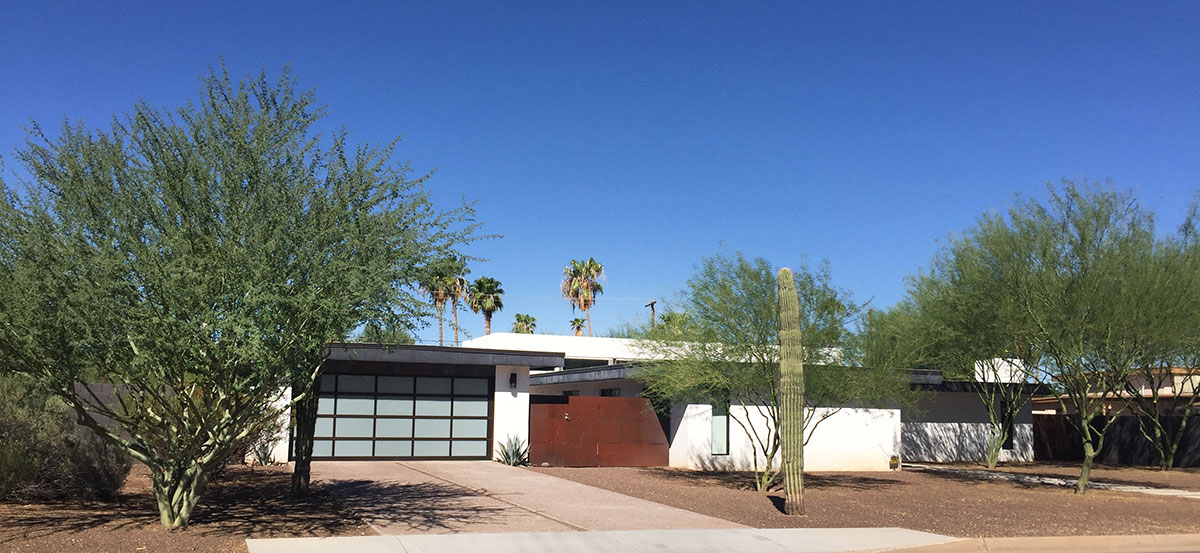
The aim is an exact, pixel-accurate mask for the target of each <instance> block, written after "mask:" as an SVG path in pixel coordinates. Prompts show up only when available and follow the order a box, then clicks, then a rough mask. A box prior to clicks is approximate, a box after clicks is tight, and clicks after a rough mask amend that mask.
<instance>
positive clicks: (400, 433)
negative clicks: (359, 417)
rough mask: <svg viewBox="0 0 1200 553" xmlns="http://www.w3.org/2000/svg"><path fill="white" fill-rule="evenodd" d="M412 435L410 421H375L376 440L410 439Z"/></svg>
mask: <svg viewBox="0 0 1200 553" xmlns="http://www.w3.org/2000/svg"><path fill="white" fill-rule="evenodd" d="M412 435H413V421H412V419H378V420H376V421H375V437H377V438H411V437H412Z"/></svg>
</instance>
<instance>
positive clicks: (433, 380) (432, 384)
mask: <svg viewBox="0 0 1200 553" xmlns="http://www.w3.org/2000/svg"><path fill="white" fill-rule="evenodd" d="M451 389H452V388H451V384H450V379H449V378H443V377H429V376H418V377H417V393H418V394H437V395H446V396H448V395H450V391H451Z"/></svg>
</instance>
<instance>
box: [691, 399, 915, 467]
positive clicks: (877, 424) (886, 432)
mask: <svg viewBox="0 0 1200 553" xmlns="http://www.w3.org/2000/svg"><path fill="white" fill-rule="evenodd" d="M831 410H832V409H818V410H817V416H818V417H819V416H820V414H822V413H828V412H829V411H831ZM730 415H731V417H730V418H731V420H730V421H729V454H728V455H713V454H712V407H711V406H709V405H696V404H692V405H687V406H684V407H677V408H675V409H674V410H673V411H672V413H671V436H670V439H671V449H670V464H671V466H673V467H680V468H689V469H701V470H752V469H753V468H754V460H755V458H757V459H758V461H759V464H760V466H762V465H765V461H766V459H765V457H764V456H763V454H762V453H761V452H760V450H759V448H758V447H757V446H756V445H755V443H754V442H752V441H751V438H750V437H749V436H747V433H746V431H745V430H743V428H742V426H741V425H739V424H738V423H737V422H735V421H734V420H732V419H734V418H737V419H739V420H741V421H742V422H746V423H748V424H750V425H752V427H753V428H754V429H755V430H756V431H758V432H759V435H760V436H765V435H766V433H767V432H770V423H769V419H768V418H767V417H766V416H764V415H763V414H761V413H760V411H759V410H758V409H756V408H754V407H750V408H748V409H746V408H742V407H741V406H731V407H730ZM899 452H900V411H899V410H898V409H841V410H838V411H837V412H836V413H834V414H833V415H832V416H830V417H829V418H827V419H825V420H824V421H823V422H821V423H820V425H819V426H818V427H817V429H816V431H815V433H814V434H813V437H812V440H811V441H810V442H809V443H808V445H807V446H806V447H805V448H804V469H805V470H806V471H886V470H890V469H889V465H888V462H889V460H890V458H891V456H892V455H897V454H899ZM779 459H780V458H779V457H778V456H776V459H775V462H776V463H778V462H779Z"/></svg>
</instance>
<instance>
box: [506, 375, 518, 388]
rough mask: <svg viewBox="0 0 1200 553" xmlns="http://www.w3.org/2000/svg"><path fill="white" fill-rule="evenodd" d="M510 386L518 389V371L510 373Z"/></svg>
mask: <svg viewBox="0 0 1200 553" xmlns="http://www.w3.org/2000/svg"><path fill="white" fill-rule="evenodd" d="M508 387H509V388H511V389H513V390H516V389H517V373H508Z"/></svg>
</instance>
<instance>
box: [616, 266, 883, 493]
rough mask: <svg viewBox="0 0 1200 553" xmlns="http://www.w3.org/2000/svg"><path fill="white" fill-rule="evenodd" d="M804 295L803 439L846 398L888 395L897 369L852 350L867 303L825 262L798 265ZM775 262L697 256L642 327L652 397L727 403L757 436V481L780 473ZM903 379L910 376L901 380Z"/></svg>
mask: <svg viewBox="0 0 1200 553" xmlns="http://www.w3.org/2000/svg"><path fill="white" fill-rule="evenodd" d="M794 278H795V288H796V291H797V293H798V296H799V304H800V315H801V317H800V328H801V330H802V332H803V334H804V337H805V345H806V347H804V348H803V350H802V353H803V363H804V367H805V369H804V378H805V402H804V409H805V413H804V429H805V435H804V441H805V442H807V441H808V440H810V439H811V438H812V435H813V433H814V432H815V431H816V430H817V427H818V426H819V425H820V423H821V422H822V421H824V420H825V419H827V418H828V417H830V416H832V415H833V414H834V413H836V412H837V411H838V409H840V408H841V407H843V406H847V405H859V406H868V405H870V404H872V403H876V402H878V401H884V400H890V398H891V397H893V396H895V395H896V392H897V390H896V389H895V388H894V387H892V383H894V382H898V381H897V380H894V379H893V377H892V375H891V374H889V373H887V372H885V371H876V370H871V369H866V368H863V367H861V366H859V365H858V364H856V363H852V362H851V361H852V360H851V359H849V358H847V356H846V354H847V353H852V352H853V351H854V342H855V340H856V338H855V335H854V333H853V331H852V330H851V325H852V324H853V323H854V322H855V320H856V319H857V317H858V315H859V313H860V311H861V308H860V306H859V305H858V304H856V303H855V302H854V301H853V298H852V297H851V296H850V294H849V293H848V292H846V291H844V290H842V289H839V288H836V287H835V286H834V285H833V284H832V278H831V276H830V272H829V267H828V265H827V264H826V265H824V266H822V267H821V268H820V269H819V270H817V271H811V270H810V269H809V268H808V266H807V265H803V266H801V268H800V270H798V271H796V272H795V274H794ZM776 287H777V282H776V275H775V269H774V268H773V267H772V266H771V264H770V263H768V262H767V261H766V260H765V259H762V258H755V259H747V258H745V257H744V256H743V255H742V254H740V253H739V254H735V255H716V256H712V257H707V258H704V259H703V260H701V262H700V264H699V266H698V267H697V269H696V272H695V273H694V274H693V276H692V277H691V278H690V279H689V280H688V283H687V288H686V289H685V290H684V291H683V292H682V293H681V299H680V301H679V302H678V305H677V306H676V307H675V308H676V309H677V310H678V313H679V314H670V313H671V312H668V313H664V314H663V315H664V316H663V321H664V322H665V321H667V320H668V319H670V320H671V321H672V324H660V325H657V327H656V328H655V329H654V330H650V328H649V325H648V324H647V325H645V326H644V327H643V328H642V329H641V330H640V332H634V331H632V330H630V331H629V335H631V336H635V337H640V338H641V339H640V340H639V341H638V344H639V348H640V349H641V350H642V354H643V357H645V358H647V359H653V361H648V362H644V363H642V366H641V367H639V369H638V370H637V373H636V375H637V378H639V379H641V380H642V381H643V382H645V383H646V392H645V393H646V395H647V396H649V397H650V398H651V399H652V401H653V402H654V404H655V405H658V406H670V405H678V404H681V403H708V404H712V405H714V406H716V407H718V408H724V407H726V406H730V407H731V408H730V409H729V417H730V419H732V420H733V421H734V422H735V423H736V424H737V425H738V426H739V427H740V428H741V429H742V431H743V432H744V433H745V435H746V437H747V440H748V441H749V442H750V443H751V444H752V445H753V447H754V449H755V450H756V453H755V455H754V471H755V487H756V488H757V489H758V490H760V491H766V490H767V489H768V488H769V487H770V485H771V484H772V483H773V482H774V481H775V479H776V477H777V475H778V473H779V465H778V462H777V457H778V454H779V450H780V440H779V328H780V327H779V324H780V323H779V303H778V293H777V288H776ZM904 384H905V385H906V384H907V382H905V383H904Z"/></svg>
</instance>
